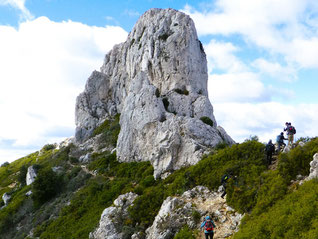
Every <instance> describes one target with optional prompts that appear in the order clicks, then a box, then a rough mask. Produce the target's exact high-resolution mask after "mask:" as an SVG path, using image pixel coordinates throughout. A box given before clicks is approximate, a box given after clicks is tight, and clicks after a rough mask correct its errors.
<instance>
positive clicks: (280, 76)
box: [251, 58, 297, 82]
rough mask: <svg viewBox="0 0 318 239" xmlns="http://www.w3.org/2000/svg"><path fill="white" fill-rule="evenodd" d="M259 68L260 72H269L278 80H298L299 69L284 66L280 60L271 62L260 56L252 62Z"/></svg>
mask: <svg viewBox="0 0 318 239" xmlns="http://www.w3.org/2000/svg"><path fill="white" fill-rule="evenodd" d="M251 65H252V66H254V67H255V68H257V69H258V70H259V71H260V73H262V74H268V75H270V76H272V77H274V78H275V79H277V80H280V81H285V82H292V81H295V80H297V70H296V69H295V68H294V67H291V66H286V67H283V66H282V65H281V64H279V63H278V62H270V61H267V60H266V59H263V58H258V59H256V60H255V61H254V62H252V64H251Z"/></svg>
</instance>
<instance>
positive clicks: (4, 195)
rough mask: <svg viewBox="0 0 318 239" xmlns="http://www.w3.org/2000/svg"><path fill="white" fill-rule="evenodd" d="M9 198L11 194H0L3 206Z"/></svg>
mask: <svg viewBox="0 0 318 239" xmlns="http://www.w3.org/2000/svg"><path fill="white" fill-rule="evenodd" d="M10 199H11V195H9V194H7V193H4V194H3V195H2V200H3V202H4V205H5V206H6V205H8V203H9V201H10Z"/></svg>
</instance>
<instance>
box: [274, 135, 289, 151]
mask: <svg viewBox="0 0 318 239" xmlns="http://www.w3.org/2000/svg"><path fill="white" fill-rule="evenodd" d="M284 140H287V139H285V137H284V132H281V133H280V135H278V136H277V138H276V143H277V145H278V149H277V153H279V152H280V147H281V146H282V145H284V147H285V146H286V144H285V143H284Z"/></svg>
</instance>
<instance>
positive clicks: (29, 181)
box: [26, 166, 37, 185]
mask: <svg viewBox="0 0 318 239" xmlns="http://www.w3.org/2000/svg"><path fill="white" fill-rule="evenodd" d="M36 176H37V173H36V170H35V168H34V167H33V166H30V167H28V172H27V174H26V184H27V185H30V184H32V183H33V182H34V180H35V178H36Z"/></svg>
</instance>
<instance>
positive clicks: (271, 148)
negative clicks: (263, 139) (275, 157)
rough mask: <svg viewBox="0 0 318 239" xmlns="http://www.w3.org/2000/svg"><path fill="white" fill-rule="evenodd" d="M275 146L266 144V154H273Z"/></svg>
mask: <svg viewBox="0 0 318 239" xmlns="http://www.w3.org/2000/svg"><path fill="white" fill-rule="evenodd" d="M274 151H275V146H274V145H273V144H267V145H266V152H274Z"/></svg>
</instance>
